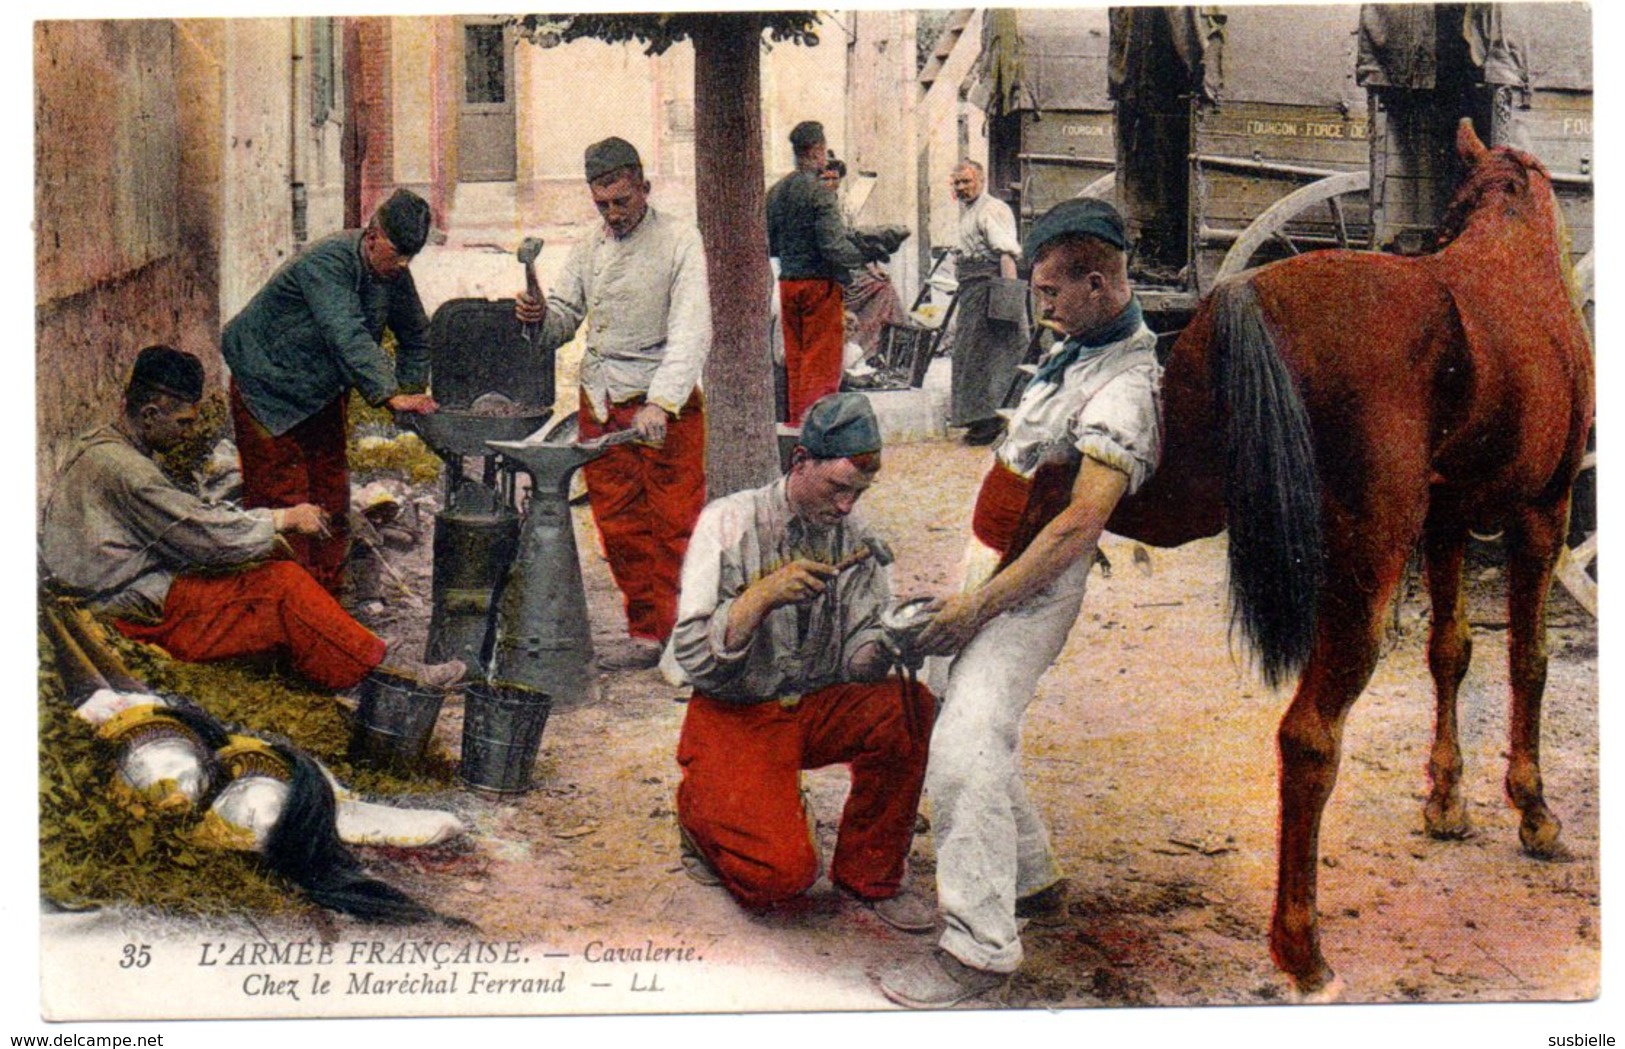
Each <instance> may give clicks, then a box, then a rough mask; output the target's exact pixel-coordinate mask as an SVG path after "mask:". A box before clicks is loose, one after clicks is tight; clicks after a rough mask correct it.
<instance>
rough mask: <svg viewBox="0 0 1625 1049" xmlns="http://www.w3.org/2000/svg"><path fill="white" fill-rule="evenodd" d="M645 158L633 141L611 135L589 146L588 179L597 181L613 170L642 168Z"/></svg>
mask: <svg viewBox="0 0 1625 1049" xmlns="http://www.w3.org/2000/svg"><path fill="white" fill-rule="evenodd" d="M642 166H643V158H642V157H640V156H638V151H637V149H636V148H634V147H633V145H632V143H630V142H628V141H627V140H626V139H624V138H615V137H614V136H611V137H609V138H606V139H604V140H603V141H602V142H594V143H593V144H592V145H590V146H588V147H587V181H588V182H597V181H598V180H599V179H601V178H603V177H604V176H605V175H607V174H609V173H610V172H611V171H619V170H620V169H622V168H641V167H642Z"/></svg>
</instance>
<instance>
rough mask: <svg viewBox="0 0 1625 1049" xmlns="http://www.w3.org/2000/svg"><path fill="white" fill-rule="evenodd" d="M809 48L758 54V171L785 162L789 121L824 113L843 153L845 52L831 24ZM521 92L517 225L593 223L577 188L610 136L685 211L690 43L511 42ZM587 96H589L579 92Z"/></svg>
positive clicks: (661, 195) (770, 171)
mask: <svg viewBox="0 0 1625 1049" xmlns="http://www.w3.org/2000/svg"><path fill="white" fill-rule="evenodd" d="M828 21H829V19H828V18H826V28H827V30H828V31H827V32H824V33H822V34H821V36H822V40H821V41H820V43H819V44H818V46H816V47H812V48H807V47H801V46H799V45H795V44H781V45H777V46H775V47H773V49H772V50H771V51H769V52H767V53H766V54H765V55H764V56H763V59H762V125H763V146H764V153H765V156H766V164H765V168H766V170H765V171H764V172H763V178H764V180H766V181H768V182H771V181H773V180H776V179H777V178H778V177H780V176H781V175H783V174H785V173H786V172H788V171H790V170H791V168H792V167H793V166H794V160H793V158H792V156H791V151H790V144H789V135H790V129H791V128H792V127H794V126H795V125H796V124H797V123H799V122H800V121H802V120H821V121H823V123H824V125H825V129H826V134H827V135H828V137H829V139H830V144H831V145H832V146H833V147H834V148H835V149H836V151H837V152H839V153H840V154H841V155H842V156H845V155H846V131H845V125H846V117H845V113H846V100H845V97H844V89H845V84H846V62H847V55H846V49H845V48H844V46H842V41H844V37H843V36H842V34H841V32H840V31H839V30H838V29H835V28H834V27H833V26H829V25H828ZM515 62H516V63H517V64H516V67H515V73H516V76H515V91H516V94H517V96H518V111H519V112H518V118H517V119H518V129H517V130H518V136H517V141H518V153H519V164H518V176H517V182H516V198H517V205H518V216H519V224H520V225H521V226H523V227H525V228H534V227H537V226H541V225H569V224H578V223H579V224H588V223H591V222H593V221H594V220H595V213H594V211H593V209H592V204H591V201H590V199H589V198H588V196H587V194H586V192H585V190H584V189H583V186H582V154H583V153H584V151H585V150H586V147H587V146H589V145H591V144H592V143H593V142H596V141H598V140H600V139H602V138H606V137H608V136H610V135H618V136H620V137H621V138H624V139H626V140H627V141H629V142H631V143H632V144H633V145H634V146H636V147H637V149H638V153H639V155H641V156H642V157H643V162H644V170H645V174H646V175H647V176H648V177H649V181H650V183H651V186H652V190H651V193H652V199H653V201H654V202H655V203H656V205H657V206H659V207H662V208H665V209H667V210H669V211H671V212H674V213H677V214H681V215H686V216H690V217H691V216H692V215H693V214H694V49H693V46H692V45H690V44H687V43H681V44H677V45H675V46H673V47H672V48H670V49H669V50H668V51H666V53H664V54H662V55H659V56H654V57H650V56H647V55H645V54H644V53H643V49H642V48H641V47H640V46H638V45H636V44H605V43H600V42H599V41H596V40H577V41H574V42H573V43H569V44H563V45H560V46H557V47H552V48H541V47H535V46H531V45H528V44H523V43H522V44H520V46H519V47H518V48H517V50H516V52H515ZM588 99H590V105H584V104H583V103H584V101H585V100H588Z"/></svg>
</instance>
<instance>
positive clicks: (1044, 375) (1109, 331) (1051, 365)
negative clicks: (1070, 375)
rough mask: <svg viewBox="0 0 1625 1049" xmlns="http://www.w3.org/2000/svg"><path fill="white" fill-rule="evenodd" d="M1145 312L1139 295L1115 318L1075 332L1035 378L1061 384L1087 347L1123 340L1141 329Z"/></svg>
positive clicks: (1098, 346)
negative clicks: (1062, 377)
mask: <svg viewBox="0 0 1625 1049" xmlns="http://www.w3.org/2000/svg"><path fill="white" fill-rule="evenodd" d="M1144 319H1145V314H1144V312H1143V311H1141V309H1140V300H1139V299H1129V300H1128V305H1127V306H1125V307H1124V308H1123V312H1122V313H1119V314H1118V315H1117V317H1116V319H1115V320H1109V321H1107V322H1106V323H1105V324H1102V325H1100V326H1099V327H1098V328H1094V329H1092V330H1090V331H1086V332H1084V333H1083V334H1081V335H1074V336H1072V337H1071V338H1069V339H1067V340H1066V341H1065V342H1063V343H1062V344H1061V348H1060V349H1058V350H1056V351H1055V352H1053V353H1051V354H1050V355H1049V357H1047V358H1046V359H1045V360H1044V362H1043V363H1042V364H1040V365H1039V366H1038V373H1037V374H1036V375H1034V376H1033V378H1032V381H1033V382H1048V383H1055V384H1057V385H1059V384H1060V381H1061V376H1062V375H1063V374H1065V372H1066V370H1067V369H1068V368H1070V367H1072V366H1073V365H1074V364H1076V363H1077V362H1078V359H1079V358H1080V357H1083V356H1086V351H1088V350H1094V349H1099V348H1100V347H1102V346H1109V345H1111V344H1112V343H1114V342H1122V341H1123V340H1124V339H1126V338H1128V337H1129V336H1130V335H1133V334H1134V333H1135V332H1136V331H1138V330H1139V328H1140V324H1141V323H1142V322H1143V321H1144Z"/></svg>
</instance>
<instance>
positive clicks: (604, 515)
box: [579, 390, 705, 641]
mask: <svg viewBox="0 0 1625 1049" xmlns="http://www.w3.org/2000/svg"><path fill="white" fill-rule="evenodd" d="M643 404H644V400H643V398H642V397H634V398H633V399H632V400H630V401H626V402H624V403H622V404H612V405H610V409H609V419H608V420H607V421H605V422H602V423H600V422H599V421H598V420H597V419H596V418H594V417H593V414H592V409H591V408H590V407H589V406H588V403H587V398H586V396H585V395H583V396H582V399H581V415H580V424H579V431H580V434H581V439H582V440H591V439H592V438H595V437H600V436H602V435H604V434H606V433H610V432H613V431H615V430H627V429H630V428H631V426H632V417H633V416H634V415H636V414H637V413H638V409H639V408H642V407H643ZM581 469H582V472H583V473H584V474H585V476H586V478H587V499H588V501H589V502H590V504H591V505H592V518H593V521H594V522H596V523H597V525H598V532H599V534H600V535H602V536H603V538H604V553H605V556H606V557H607V558H608V559H609V570H610V573H611V574H612V575H614V577H615V585H616V586H617V587H619V588H620V591H621V596H622V598H623V599H624V600H625V602H626V629H627V632H628V633H629V634H631V635H632V636H633V637H641V638H648V639H650V640H654V641H665V640H666V638H667V637H669V636H670V635H671V628H672V627H673V626H674V625H675V624H676V622H677V584H678V581H679V578H680V577H681V575H682V572H683V554H684V553H686V552H687V551H688V537H689V536H690V535H692V534H693V532H694V522H695V521H697V520H699V517H700V511H701V510H703V509H704V508H705V400H704V398H703V397H701V395H700V391H699V390H695V391H694V393H693V394H692V395H691V396H690V397H689V399H688V403H687V404H686V405H684V406H683V411H682V414H681V415H679V416H678V417H677V418H675V419H672V420H670V421H669V423H668V424H667V426H666V442H665V443H664V444H663V445H661V446H660V447H659V448H654V447H651V446H649V445H644V444H621V445H616V446H615V447H613V448H611V449H610V450H609V451H608V452H605V453H604V454H603V455H602V456H601V457H599V458H597V459H594V460H593V461H592V462H590V463H588V464H587V465H586V466H583V467H582V468H581Z"/></svg>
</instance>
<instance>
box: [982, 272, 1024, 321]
mask: <svg viewBox="0 0 1625 1049" xmlns="http://www.w3.org/2000/svg"><path fill="white" fill-rule="evenodd" d="M987 319H988V320H990V321H1000V322H1003V323H1005V324H1021V323H1023V322H1024V321H1026V319H1027V282H1026V281H1024V280H1011V279H1007V278H1005V277H994V278H992V279H990V280H989V281H988V282H987Z"/></svg>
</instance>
